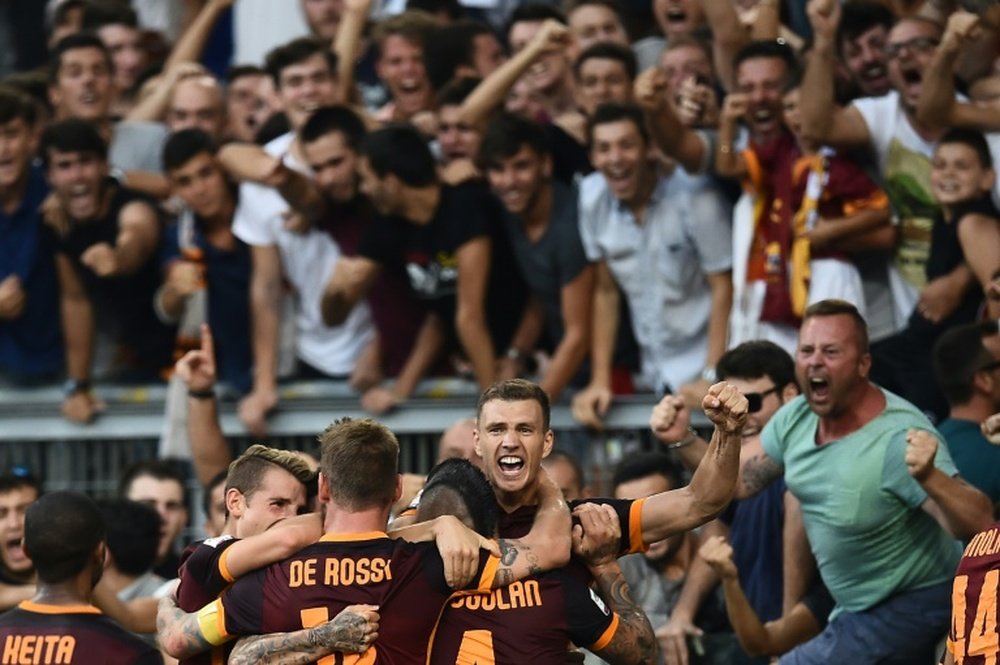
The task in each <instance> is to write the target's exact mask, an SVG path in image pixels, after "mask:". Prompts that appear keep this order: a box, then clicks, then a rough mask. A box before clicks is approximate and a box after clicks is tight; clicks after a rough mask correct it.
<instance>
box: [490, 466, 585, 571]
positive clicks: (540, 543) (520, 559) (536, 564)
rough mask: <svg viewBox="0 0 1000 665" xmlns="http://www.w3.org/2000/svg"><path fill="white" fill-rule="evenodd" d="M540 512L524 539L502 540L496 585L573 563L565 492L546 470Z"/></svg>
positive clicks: (541, 478)
mask: <svg viewBox="0 0 1000 665" xmlns="http://www.w3.org/2000/svg"><path fill="white" fill-rule="evenodd" d="M537 498H538V512H537V513H535V523H534V524H533V525H532V527H531V531H530V532H529V533H528V534H527V535H526V536H524V537H523V538H517V539H511V538H504V539H501V540H500V543H499V544H500V566H499V567H498V568H497V573H496V577H495V580H494V583H493V586H494V587H498V586H506V585H508V584H510V583H511V582H513V581H514V580H520V579H523V578H525V577H528V576H529V575H536V574H538V573H541V572H543V571H546V570H552V569H553V568H561V567H562V566H565V565H566V564H567V563H569V555H570V546H571V545H572V542H571V538H570V530H571V524H572V522H571V520H570V516H569V507H568V506H567V505H566V501H565V499H563V495H562V491H561V490H560V489H559V486H558V485H556V484H555V483H554V482H553V481H552V479H551V478H549V474H548V473H546V472H545V470H544V469H543V470H541V471H540V472H539V476H538V495H537Z"/></svg>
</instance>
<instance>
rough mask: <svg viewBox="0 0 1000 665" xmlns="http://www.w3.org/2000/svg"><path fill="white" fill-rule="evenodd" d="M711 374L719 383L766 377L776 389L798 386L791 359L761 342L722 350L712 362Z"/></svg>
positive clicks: (765, 342) (779, 349)
mask: <svg viewBox="0 0 1000 665" xmlns="http://www.w3.org/2000/svg"><path fill="white" fill-rule="evenodd" d="M715 372H716V373H717V374H718V375H719V380H720V381H723V380H727V379H747V380H754V379H760V378H763V377H767V378H769V379H771V380H772V381H774V385H775V386H777V387H778V388H784V387H785V386H787V385H788V384H793V385H798V384H797V383H796V381H795V360H793V359H792V357H791V356H790V355H788V352H787V351H785V350H784V349H783V348H781V347H780V346H778V345H777V344H775V343H774V342H769V341H767V340H763V339H759V340H753V341H751V342H743V343H742V344H740V345H739V346H737V347H735V348H732V349H729V350H728V351H726V352H725V353H724V354H722V357H721V358H719V361H718V362H717V363H715Z"/></svg>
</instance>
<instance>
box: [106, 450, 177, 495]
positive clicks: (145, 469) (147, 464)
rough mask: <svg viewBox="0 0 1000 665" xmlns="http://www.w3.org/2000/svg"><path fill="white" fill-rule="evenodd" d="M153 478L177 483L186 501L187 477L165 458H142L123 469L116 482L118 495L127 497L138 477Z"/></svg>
mask: <svg viewBox="0 0 1000 665" xmlns="http://www.w3.org/2000/svg"><path fill="white" fill-rule="evenodd" d="M147 476H149V477H150V478H155V479H156V480H170V481H173V482H175V483H177V484H178V485H179V486H180V488H181V495H182V496H183V497H184V502H185V504H186V503H187V492H186V491H185V489H186V488H185V484H186V482H187V478H186V477H185V476H184V473H182V472H181V470H180V469H179V468H178V467H177V465H176V464H175V463H174V462H171V461H167V460H158V459H153V460H142V461H139V462H136V463H135V464H133V465H132V466H130V467H128V468H127V469H125V473H123V474H122V477H121V480H120V481H119V482H118V496H119V497H121V498H123V499H127V498H128V493H129V491H130V490H131V489H132V483H134V482H135V481H136V480H138V479H139V478H145V477H147Z"/></svg>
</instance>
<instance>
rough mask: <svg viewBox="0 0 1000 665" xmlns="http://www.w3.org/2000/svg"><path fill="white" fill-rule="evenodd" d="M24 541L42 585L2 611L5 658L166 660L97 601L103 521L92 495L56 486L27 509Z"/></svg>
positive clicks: (77, 662) (73, 664) (137, 663)
mask: <svg viewBox="0 0 1000 665" xmlns="http://www.w3.org/2000/svg"><path fill="white" fill-rule="evenodd" d="M24 548H25V551H26V552H27V554H28V555H29V556H30V557H31V558H32V560H33V561H34V562H35V567H36V569H37V572H38V591H37V592H36V593H35V596H34V597H33V598H32V599H31V600H26V601H24V602H23V603H21V604H19V605H18V606H17V608H16V609H14V610H11V611H10V612H7V613H6V614H4V615H3V617H0V650H2V651H0V653H2V658H3V662H5V663H28V662H32V663H39V662H41V663H66V664H67V665H89V664H91V663H95V664H96V663H120V664H122V665H125V664H128V665H133V664H134V665H146V664H150V665H152V664H153V663H162V662H163V661H162V659H161V658H160V654H159V652H158V651H156V649H155V648H154V647H152V646H151V645H149V644H146V643H145V642H143V641H142V640H140V639H139V638H138V637H136V636H134V635H130V634H129V633H127V632H125V629H124V628H122V627H121V626H119V625H118V624H116V623H115V622H114V621H112V620H111V619H109V618H107V617H105V616H102V615H101V611H100V610H99V609H97V608H96V607H94V606H93V605H91V604H90V600H91V593H92V590H93V587H94V585H95V584H96V583H97V581H98V580H99V579H100V578H101V572H102V571H103V568H104V555H105V545H104V521H103V519H102V518H101V512H100V510H99V509H98V507H97V506H96V505H95V504H94V502H93V501H92V500H90V499H89V498H87V497H86V496H84V495H83V494H79V493H76V492H52V493H51V494H47V495H45V496H43V497H42V498H41V499H39V500H38V501H36V502H35V503H34V504H32V506H31V507H30V508H29V509H28V512H27V515H26V516H25V521H24Z"/></svg>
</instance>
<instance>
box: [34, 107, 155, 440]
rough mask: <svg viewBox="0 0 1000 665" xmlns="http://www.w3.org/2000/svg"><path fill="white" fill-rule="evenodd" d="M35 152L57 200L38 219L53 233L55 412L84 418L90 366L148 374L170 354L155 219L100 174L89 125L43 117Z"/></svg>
mask: <svg viewBox="0 0 1000 665" xmlns="http://www.w3.org/2000/svg"><path fill="white" fill-rule="evenodd" d="M39 152H40V154H41V156H42V161H43V163H44V165H45V171H46V176H47V177H48V180H49V184H50V185H51V186H52V191H53V194H54V195H55V200H56V202H57V205H56V206H55V208H56V209H55V210H52V211H50V212H49V214H47V216H46V223H47V225H48V228H49V230H50V231H51V233H52V234H53V235H54V236H55V244H56V269H57V271H58V276H59V290H60V299H61V309H62V315H63V316H62V321H63V337H64V339H65V344H66V374H67V377H68V381H67V383H66V386H65V393H66V399H65V401H64V402H63V415H64V416H66V418H68V419H70V420H73V421H77V422H87V421H89V420H91V419H93V417H94V416H95V415H96V413H97V411H98V410H99V405H98V401H97V400H96V399H95V398H94V396H93V395H92V394H91V392H90V380H91V372H92V371H94V370H95V369H96V370H99V371H102V373H104V374H106V375H108V376H113V377H115V378H118V379H126V380H128V379H131V380H136V379H138V380H149V379H153V378H155V377H157V376H158V373H159V370H160V369H161V368H163V367H165V366H166V364H167V363H168V362H169V360H170V351H171V348H172V335H171V332H170V330H169V329H168V328H166V327H165V326H163V325H162V324H161V323H160V322H159V321H158V320H157V318H156V314H155V312H154V310H153V294H154V293H155V292H156V289H157V288H158V287H159V284H160V271H159V265H158V262H157V261H156V258H157V257H156V253H157V249H158V247H159V241H160V233H161V228H160V220H159V217H158V216H157V213H156V209H155V208H154V207H153V205H152V204H151V203H150V202H148V201H147V200H145V199H144V198H142V197H141V196H140V195H139V194H137V193H136V192H133V191H131V190H128V189H125V188H123V187H121V186H120V185H119V184H118V183H117V182H116V181H115V180H114V179H113V178H110V177H108V173H109V170H108V161H107V157H106V145H105V143H104V140H103V139H102V138H101V136H100V134H99V133H98V131H97V128H96V127H95V126H94V125H92V124H90V123H88V122H86V121H84V120H77V119H70V120H63V121H60V122H57V123H54V124H52V125H49V127H47V128H46V130H45V132H44V133H43V134H42V140H41V147H40V149H39ZM95 339H96V341H97V342H98V343H97V344H96V353H95V351H94V349H95ZM95 356H96V361H95Z"/></svg>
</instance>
